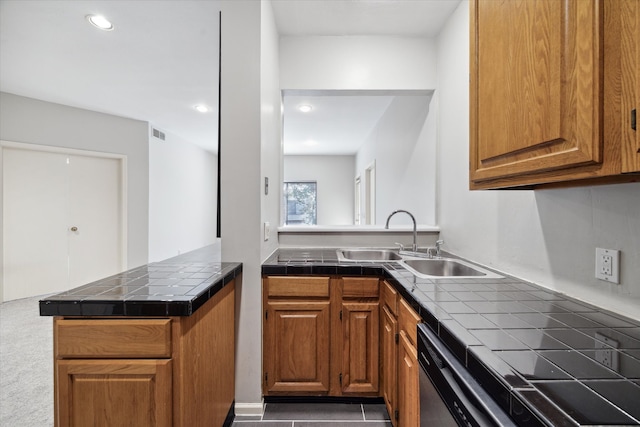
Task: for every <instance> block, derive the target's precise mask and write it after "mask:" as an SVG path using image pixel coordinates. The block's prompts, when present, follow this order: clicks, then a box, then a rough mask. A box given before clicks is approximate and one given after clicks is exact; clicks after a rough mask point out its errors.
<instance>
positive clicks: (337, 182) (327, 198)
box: [284, 156, 355, 225]
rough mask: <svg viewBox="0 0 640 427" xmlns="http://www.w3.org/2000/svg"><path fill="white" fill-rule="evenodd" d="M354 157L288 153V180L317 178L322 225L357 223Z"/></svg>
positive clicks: (311, 179)
mask: <svg viewBox="0 0 640 427" xmlns="http://www.w3.org/2000/svg"><path fill="white" fill-rule="evenodd" d="M354 166H355V158H354V156H284V181H287V182H290V181H316V182H317V183H318V185H317V204H318V206H317V212H316V214H317V221H318V225H353V204H354V194H353V193H354V178H355V169H354Z"/></svg>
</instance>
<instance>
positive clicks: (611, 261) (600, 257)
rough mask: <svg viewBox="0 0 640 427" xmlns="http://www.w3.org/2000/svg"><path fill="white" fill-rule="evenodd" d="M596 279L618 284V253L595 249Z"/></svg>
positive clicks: (610, 250)
mask: <svg viewBox="0 0 640 427" xmlns="http://www.w3.org/2000/svg"><path fill="white" fill-rule="evenodd" d="M596 279H600V280H604V281H605V282H610V283H620V251H617V250H614V249H602V248H596Z"/></svg>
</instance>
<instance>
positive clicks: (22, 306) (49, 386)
mask: <svg viewBox="0 0 640 427" xmlns="http://www.w3.org/2000/svg"><path fill="white" fill-rule="evenodd" d="M41 298H42V297H41V296H39V297H32V298H24V299H19V300H14V301H8V302H3V303H0V426H12V427H51V426H53V318H52V317H40V312H39V308H38V301H39V300H40V299H41Z"/></svg>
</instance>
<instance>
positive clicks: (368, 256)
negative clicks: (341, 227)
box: [336, 249, 402, 261]
mask: <svg viewBox="0 0 640 427" xmlns="http://www.w3.org/2000/svg"><path fill="white" fill-rule="evenodd" d="M336 252H337V253H338V260H339V261H401V260H402V257H401V256H400V255H398V253H397V252H395V251H392V250H389V249H338V250H337V251H336Z"/></svg>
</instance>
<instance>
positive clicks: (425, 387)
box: [418, 324, 516, 427]
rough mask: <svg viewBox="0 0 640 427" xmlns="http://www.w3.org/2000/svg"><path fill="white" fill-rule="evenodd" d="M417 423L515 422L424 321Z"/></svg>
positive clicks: (420, 330) (420, 327) (440, 425)
mask: <svg viewBox="0 0 640 427" xmlns="http://www.w3.org/2000/svg"><path fill="white" fill-rule="evenodd" d="M418 360H419V363H420V426H421V427H427V426H429V427H432V426H438V427H449V426H463V427H471V426H480V427H484V426H505V427H507V426H515V425H516V424H515V423H514V422H513V421H512V420H511V418H509V415H507V413H506V412H505V411H504V410H503V409H502V408H501V407H500V406H498V404H497V403H496V402H495V401H494V400H493V399H492V398H491V397H490V396H489V395H488V394H487V392H486V391H485V390H484V389H483V388H482V386H481V385H480V384H478V382H477V381H476V380H475V379H474V378H473V377H472V376H471V374H470V373H469V371H467V369H466V368H465V367H464V366H463V365H462V364H461V363H460V362H459V361H458V359H456V357H455V356H454V355H453V354H452V353H451V352H450V351H449V350H448V349H447V348H446V346H445V345H444V344H443V343H442V342H441V341H440V339H439V338H438V337H437V336H436V334H434V333H433V332H432V331H431V330H429V328H428V327H427V326H426V325H425V324H420V325H418Z"/></svg>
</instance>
